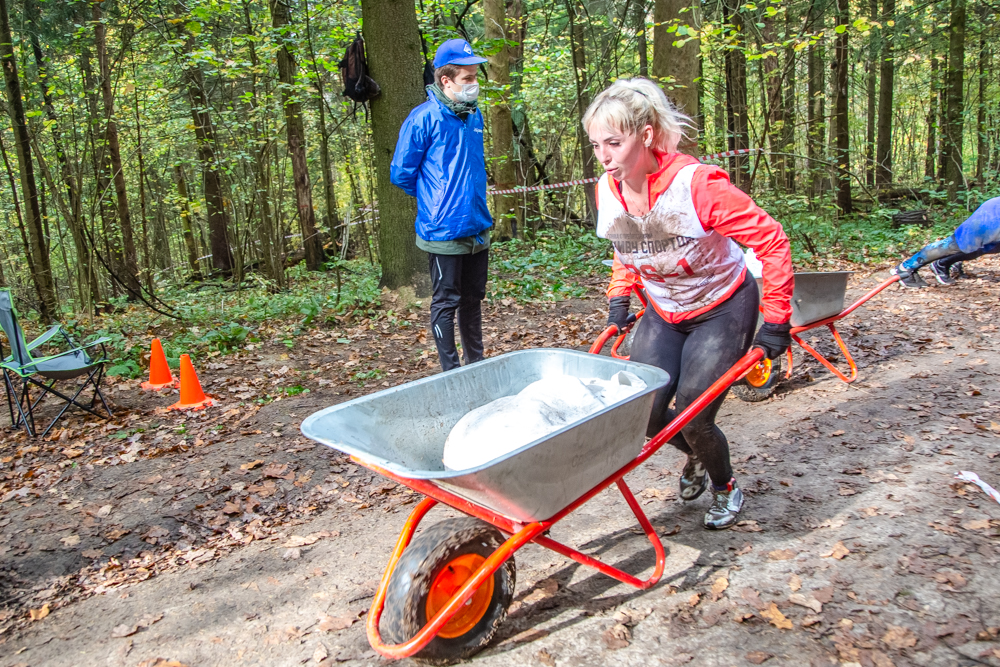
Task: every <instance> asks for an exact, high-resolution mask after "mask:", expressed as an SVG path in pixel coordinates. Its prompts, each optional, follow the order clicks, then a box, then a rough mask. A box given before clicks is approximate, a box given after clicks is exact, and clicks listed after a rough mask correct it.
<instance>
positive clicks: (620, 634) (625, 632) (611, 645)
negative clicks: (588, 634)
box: [601, 623, 632, 651]
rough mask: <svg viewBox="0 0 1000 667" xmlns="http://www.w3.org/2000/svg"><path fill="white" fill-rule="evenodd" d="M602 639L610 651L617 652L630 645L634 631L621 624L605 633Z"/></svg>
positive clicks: (613, 626) (615, 625)
mask: <svg viewBox="0 0 1000 667" xmlns="http://www.w3.org/2000/svg"><path fill="white" fill-rule="evenodd" d="M601 639H603V640H604V645H605V646H607V647H608V650H610V651H616V650H618V649H620V648H625V647H626V646H628V645H629V641H630V640H631V639H632V631H631V630H629V629H628V627H626V626H624V625H622V624H621V623H616V624H614V625H612V626H611V627H610V628H608V629H607V630H605V631H604V633H603V634H602V635H601Z"/></svg>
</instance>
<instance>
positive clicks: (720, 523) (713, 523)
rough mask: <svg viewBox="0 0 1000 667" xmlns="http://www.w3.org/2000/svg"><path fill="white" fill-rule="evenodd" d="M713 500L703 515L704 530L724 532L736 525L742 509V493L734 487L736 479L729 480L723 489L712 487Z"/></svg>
mask: <svg viewBox="0 0 1000 667" xmlns="http://www.w3.org/2000/svg"><path fill="white" fill-rule="evenodd" d="M712 491H713V493H714V494H715V500H714V501H713V502H712V506H711V507H710V508H709V510H708V513H707V514H706V515H705V528H708V529H709V530H725V529H726V528H730V527H732V526H733V524H735V523H736V519H737V517H739V515H740V510H741V509H743V492H742V491H741V490H740V489H739V487H738V486H736V478H735V477H734V478H733V479H731V480H729V484H727V485H726V488H724V489H721V490H720V489H716V488H714V487H713V489H712Z"/></svg>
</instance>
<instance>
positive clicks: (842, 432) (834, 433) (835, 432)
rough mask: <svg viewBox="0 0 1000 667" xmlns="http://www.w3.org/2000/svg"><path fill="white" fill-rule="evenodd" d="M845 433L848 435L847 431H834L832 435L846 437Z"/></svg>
mask: <svg viewBox="0 0 1000 667" xmlns="http://www.w3.org/2000/svg"><path fill="white" fill-rule="evenodd" d="M844 433H846V431H841V430H837V431H834V432H833V433H831V434H830V435H832V436H839V435H844Z"/></svg>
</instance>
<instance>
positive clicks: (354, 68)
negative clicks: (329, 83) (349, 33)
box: [339, 33, 381, 119]
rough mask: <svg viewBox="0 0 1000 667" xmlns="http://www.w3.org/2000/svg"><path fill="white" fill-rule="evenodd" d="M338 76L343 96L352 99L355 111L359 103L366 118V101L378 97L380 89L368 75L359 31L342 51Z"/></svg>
mask: <svg viewBox="0 0 1000 667" xmlns="http://www.w3.org/2000/svg"><path fill="white" fill-rule="evenodd" d="M339 67H340V77H341V78H342V79H343V80H344V97H347V98H349V99H352V100H354V102H355V107H354V109H355V111H357V105H358V104H360V105H361V106H362V107H363V108H364V110H365V118H366V119H367V118H368V107H367V103H368V102H369V101H370V100H373V99H375V98H376V97H378V95H379V93H380V92H381V89H380V88H379V87H378V84H377V83H375V79H373V78H371V77H370V76H368V61H367V60H366V59H365V40H364V39H362V37H361V33H358V34H357V35H356V36H355V37H354V41H353V42H351V44H350V45H349V46H348V47H347V51H346V52H344V59H343V60H341V61H340V64H339Z"/></svg>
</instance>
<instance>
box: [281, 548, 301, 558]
mask: <svg viewBox="0 0 1000 667" xmlns="http://www.w3.org/2000/svg"><path fill="white" fill-rule="evenodd" d="M281 557H282V558H284V559H285V560H298V559H299V558H301V557H302V549H298V548H295V549H286V550H285V553H284V554H282V556H281Z"/></svg>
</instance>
